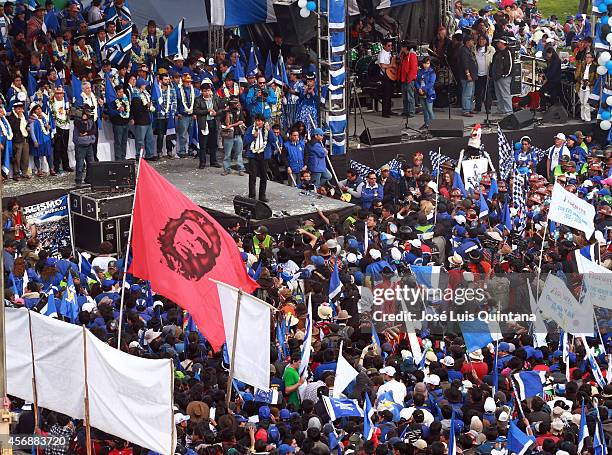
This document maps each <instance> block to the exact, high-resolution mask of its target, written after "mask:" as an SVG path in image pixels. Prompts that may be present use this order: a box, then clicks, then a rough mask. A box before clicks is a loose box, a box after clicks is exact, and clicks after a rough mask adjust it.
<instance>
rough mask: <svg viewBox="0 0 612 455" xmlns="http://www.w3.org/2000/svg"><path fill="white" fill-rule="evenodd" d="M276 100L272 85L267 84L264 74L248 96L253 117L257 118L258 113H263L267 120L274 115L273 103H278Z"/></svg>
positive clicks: (247, 101)
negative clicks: (271, 88)
mask: <svg viewBox="0 0 612 455" xmlns="http://www.w3.org/2000/svg"><path fill="white" fill-rule="evenodd" d="M276 101H277V100H276V94H275V93H274V90H270V87H268V86H267V84H266V78H265V77H263V76H259V77H258V78H257V86H256V87H251V88H250V89H249V93H248V94H247V96H246V103H247V106H248V110H249V113H250V114H251V118H255V116H256V115H257V114H262V115H263V117H264V120H265V121H266V122H267V121H268V120H269V119H270V117H271V116H272V105H274V104H276Z"/></svg>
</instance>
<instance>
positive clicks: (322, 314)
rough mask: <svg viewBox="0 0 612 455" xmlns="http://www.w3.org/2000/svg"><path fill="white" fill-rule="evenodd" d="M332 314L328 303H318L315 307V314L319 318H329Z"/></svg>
mask: <svg viewBox="0 0 612 455" xmlns="http://www.w3.org/2000/svg"><path fill="white" fill-rule="evenodd" d="M332 314H333V311H332V308H331V307H330V306H329V305H328V304H325V303H323V304H321V305H319V308H317V315H318V316H319V319H330V318H331V317H332Z"/></svg>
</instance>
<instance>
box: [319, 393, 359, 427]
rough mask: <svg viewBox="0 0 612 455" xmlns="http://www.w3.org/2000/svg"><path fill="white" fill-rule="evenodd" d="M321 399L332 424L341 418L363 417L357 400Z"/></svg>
mask: <svg viewBox="0 0 612 455" xmlns="http://www.w3.org/2000/svg"><path fill="white" fill-rule="evenodd" d="M322 399H323V404H324V405H325V409H326V410H327V413H328V414H329V418H330V420H331V421H332V422H333V421H334V420H337V419H341V418H342V417H363V409H361V408H360V407H359V403H357V400H351V399H349V398H331V397H326V396H324V397H322Z"/></svg>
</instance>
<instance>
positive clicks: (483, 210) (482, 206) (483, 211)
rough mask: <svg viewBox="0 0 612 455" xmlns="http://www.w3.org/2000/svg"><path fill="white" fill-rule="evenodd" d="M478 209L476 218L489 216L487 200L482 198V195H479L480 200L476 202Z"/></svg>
mask: <svg viewBox="0 0 612 455" xmlns="http://www.w3.org/2000/svg"><path fill="white" fill-rule="evenodd" d="M478 208H479V210H480V212H479V213H478V218H484V217H485V216H487V215H488V214H489V205H488V204H487V200H486V199H485V197H484V194H483V193H480V200H479V201H478Z"/></svg>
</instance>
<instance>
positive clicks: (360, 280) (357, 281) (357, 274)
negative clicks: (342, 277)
mask: <svg viewBox="0 0 612 455" xmlns="http://www.w3.org/2000/svg"><path fill="white" fill-rule="evenodd" d="M353 278H355V284H356V285H357V286H361V285H363V273H362V272H360V271H357V272H355V273H353Z"/></svg>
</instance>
